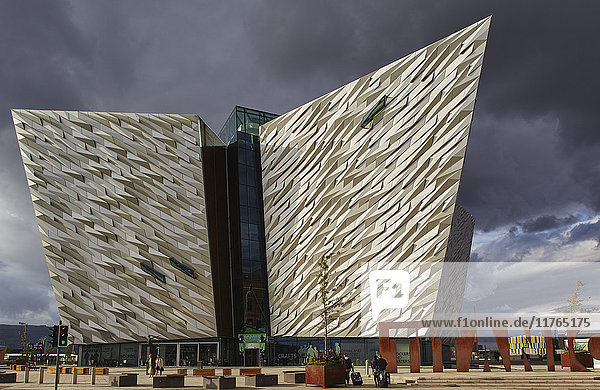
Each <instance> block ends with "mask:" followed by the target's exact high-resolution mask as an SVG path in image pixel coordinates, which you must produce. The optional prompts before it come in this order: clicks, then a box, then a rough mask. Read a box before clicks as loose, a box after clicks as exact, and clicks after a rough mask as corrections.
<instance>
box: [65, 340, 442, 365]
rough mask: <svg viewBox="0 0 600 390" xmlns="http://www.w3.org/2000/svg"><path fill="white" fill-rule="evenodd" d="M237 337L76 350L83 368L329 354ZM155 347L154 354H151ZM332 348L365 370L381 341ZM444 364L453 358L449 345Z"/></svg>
mask: <svg viewBox="0 0 600 390" xmlns="http://www.w3.org/2000/svg"><path fill="white" fill-rule="evenodd" d="M241 336H243V337H240V338H238V339H233V338H210V339H186V340H165V341H160V340H159V341H153V342H152V345H151V346H150V347H149V346H148V344H147V343H145V342H141V343H120V344H90V345H81V346H79V347H78V348H77V355H78V359H77V363H78V365H80V366H113V367H115V366H129V367H133V366H142V365H145V364H146V359H147V356H148V353H149V352H152V353H155V354H157V355H159V356H161V357H162V359H163V362H164V365H165V366H167V367H175V366H176V367H184V366H190V367H191V366H193V367H197V366H294V365H304V364H306V363H307V362H308V361H309V360H310V359H311V358H313V357H316V356H317V355H318V351H319V350H323V349H325V343H324V340H323V338H306V337H267V336H266V335H264V334H247V335H241ZM420 342H421V348H420V351H421V359H420V360H421V364H423V365H428V364H431V362H432V359H433V358H432V356H431V347H430V345H428V343H429V341H428V340H420ZM149 348H150V349H149ZM327 348H328V349H334V350H335V351H337V352H340V353H346V354H348V356H349V357H350V358H351V359H352V361H353V362H354V363H355V365H364V364H365V361H366V360H371V359H373V357H374V356H375V354H378V353H379V339H378V338H337V337H331V338H328V339H327ZM396 349H397V353H396V355H397V364H398V366H408V365H410V358H409V348H408V339H397V340H396ZM443 354H444V360H450V359H451V350H450V347H449V346H444V348H443Z"/></svg>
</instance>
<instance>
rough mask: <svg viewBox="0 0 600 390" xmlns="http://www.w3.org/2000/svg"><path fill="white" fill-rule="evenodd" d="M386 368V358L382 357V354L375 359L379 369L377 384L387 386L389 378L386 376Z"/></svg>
mask: <svg viewBox="0 0 600 390" xmlns="http://www.w3.org/2000/svg"><path fill="white" fill-rule="evenodd" d="M386 368H387V360H385V358H384V357H383V355H382V356H381V357H380V358H379V359H377V369H378V370H379V385H380V386H381V387H388V384H389V380H388V377H387V373H386V372H385V369H386Z"/></svg>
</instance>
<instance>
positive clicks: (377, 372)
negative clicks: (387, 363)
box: [371, 355, 379, 387]
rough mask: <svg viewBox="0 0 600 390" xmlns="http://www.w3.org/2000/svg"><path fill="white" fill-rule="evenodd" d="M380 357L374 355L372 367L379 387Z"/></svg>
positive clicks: (376, 384) (374, 378)
mask: <svg viewBox="0 0 600 390" xmlns="http://www.w3.org/2000/svg"><path fill="white" fill-rule="evenodd" d="M378 363H379V359H377V355H375V356H373V360H371V368H372V369H373V380H374V381H375V386H377V387H379V365H378Z"/></svg>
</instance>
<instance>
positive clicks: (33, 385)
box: [0, 366, 600, 390]
mask: <svg viewBox="0 0 600 390" xmlns="http://www.w3.org/2000/svg"><path fill="white" fill-rule="evenodd" d="M302 369H304V367H263V368H262V372H263V373H265V374H277V375H278V376H279V385H278V386H270V387H269V388H270V389H292V388H306V386H305V385H304V384H290V383H284V381H283V371H287V370H302ZM544 369H545V367H542V366H537V367H535V366H534V372H524V371H523V369H522V367H513V372H504V370H503V369H502V368H501V367H499V366H494V367H492V372H482V371H481V370H471V371H470V372H460V373H457V372H456V370H451V369H449V370H445V371H444V372H443V373H433V372H432V369H431V367H424V368H422V372H421V373H414V374H411V373H410V372H409V369H408V367H401V368H399V372H398V373H394V374H391V379H392V380H391V385H390V386H389V387H390V388H415V389H446V388H456V387H465V388H472V389H479V388H486V389H600V369H595V370H592V371H590V372H573V373H572V372H570V371H569V369H562V368H560V366H559V367H557V369H556V371H555V372H547V371H545V370H544ZM357 371H359V372H360V373H361V374H362V376H363V379H364V384H363V385H362V386H352V385H350V386H348V387H350V388H362V389H375V388H376V387H375V386H374V382H373V377H372V376H369V375H366V374H365V368H364V367H358V368H357ZM125 372H128V373H129V372H134V373H138V374H139V376H138V386H137V387H136V389H151V388H152V378H150V377H148V376H147V375H146V373H145V369H144V368H110V373H111V374H117V373H125ZM176 372H177V369H176V368H167V369H166V370H165V374H174V373H176ZM219 372H220V370H219V369H218V368H217V374H218V373H219ZM232 373H233V375H236V377H237V388H238V389H251V388H252V387H247V386H245V380H244V379H245V378H244V377H243V376H239V375H237V374H238V373H239V368H233V371H232ZM38 375H39V373H38V371H31V372H30V378H29V379H30V383H23V382H24V376H25V373H24V372H22V371H21V372H18V373H17V383H10V384H0V389H53V388H54V374H47V373H46V374H45V377H44V378H45V382H46V383H45V384H42V385H40V384H38V383H37V379H38ZM77 381H78V384H76V385H72V384H70V383H71V375H70V374H62V375H61V379H60V385H59V389H64V390H84V389H95V388H105V389H106V388H113V387H110V386H109V377H108V375H98V376H96V384H95V385H91V376H90V375H79V376H78V378H77ZM185 388H186V389H202V388H203V378H202V377H201V376H191V375H188V376H186V378H185ZM265 388H266V387H265ZM315 388H317V387H315ZM340 388H343V386H340Z"/></svg>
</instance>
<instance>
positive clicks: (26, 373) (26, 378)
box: [24, 367, 29, 383]
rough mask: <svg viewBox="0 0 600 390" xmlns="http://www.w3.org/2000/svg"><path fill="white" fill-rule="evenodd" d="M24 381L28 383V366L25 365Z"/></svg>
mask: <svg viewBox="0 0 600 390" xmlns="http://www.w3.org/2000/svg"><path fill="white" fill-rule="evenodd" d="M24 383H29V367H25V379H24Z"/></svg>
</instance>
